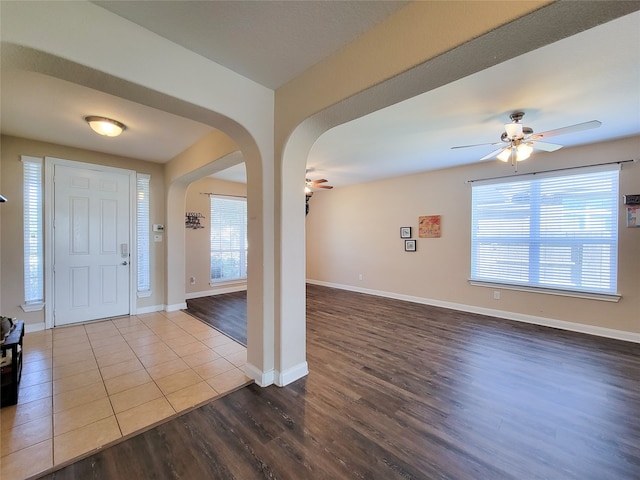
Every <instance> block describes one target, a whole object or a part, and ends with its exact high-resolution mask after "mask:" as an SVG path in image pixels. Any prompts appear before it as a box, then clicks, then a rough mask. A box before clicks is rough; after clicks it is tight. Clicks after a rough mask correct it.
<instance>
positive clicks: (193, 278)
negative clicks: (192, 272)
mask: <svg viewBox="0 0 640 480" xmlns="http://www.w3.org/2000/svg"><path fill="white" fill-rule="evenodd" d="M189 281H190V282H191V285H195V284H196V277H191V278H190V279H189Z"/></svg>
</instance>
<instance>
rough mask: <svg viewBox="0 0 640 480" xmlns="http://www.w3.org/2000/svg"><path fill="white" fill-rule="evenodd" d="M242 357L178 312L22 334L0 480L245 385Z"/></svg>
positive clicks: (240, 349) (3, 413)
mask: <svg viewBox="0 0 640 480" xmlns="http://www.w3.org/2000/svg"><path fill="white" fill-rule="evenodd" d="M246 357H247V352H246V348H245V347H244V346H242V345H240V344H239V343H236V342H235V341H233V340H232V339H230V338H228V337H226V336H225V335H223V334H221V333H220V332H218V331H217V330H215V329H213V328H211V327H209V326H208V325H206V324H204V323H202V322H201V321H199V320H197V319H195V318H193V317H191V316H190V315H187V314H186V313H184V312H171V313H167V312H159V313H152V314H147V315H138V316H131V317H121V318H116V319H111V320H104V321H98V322H92V323H87V324H83V325H74V326H69V327H61V328H55V329H53V330H45V331H41V332H34V333H28V334H26V335H25V338H24V366H23V371H22V381H21V382H20V392H19V400H18V404H17V405H14V406H10V407H5V408H3V409H2V410H0V424H1V425H0V427H1V428H0V430H1V433H2V436H1V444H0V449H1V453H0V463H1V466H0V478H2V480H13V479H24V478H27V477H29V476H31V475H35V474H37V473H39V472H42V471H44V470H46V469H49V468H51V467H53V466H55V465H59V464H61V463H64V462H67V461H69V460H71V459H73V458H75V457H77V456H79V455H82V454H84V453H87V452H89V451H91V450H94V449H96V448H98V447H100V446H103V445H106V444H108V443H110V442H113V441H115V440H118V439H119V438H122V437H123V436H126V435H129V434H132V433H134V432H136V431H138V430H141V429H144V428H145V427H148V426H149V425H152V424H155V423H157V422H159V421H162V420H164V419H167V418H169V417H172V416H174V415H175V414H176V413H179V412H182V411H185V410H187V409H189V408H191V407H193V406H195V405H198V404H200V403H203V402H205V401H207V400H210V399H212V398H215V397H218V396H220V395H223V394H224V393H227V392H229V391H231V390H234V389H235V388H237V387H239V386H241V385H244V384H246V383H247V382H248V381H249V379H248V378H247V377H245V375H244V365H245V363H246Z"/></svg>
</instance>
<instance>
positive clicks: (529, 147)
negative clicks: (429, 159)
mask: <svg viewBox="0 0 640 480" xmlns="http://www.w3.org/2000/svg"><path fill="white" fill-rule="evenodd" d="M522 117H524V112H514V113H512V114H511V115H509V118H511V123H507V124H505V126H504V130H505V131H504V132H503V133H502V135H501V136H500V141H499V142H493V143H478V144H475V145H461V146H458V147H451V148H468V147H479V146H483V145H500V147H499V148H498V149H497V150H494V151H492V152H491V153H489V154H487V155H485V156H484V157H482V158H481V159H480V161H483V160H488V159H490V158H493V157H496V158H497V159H498V160H501V161H503V162H508V161H511V165H514V166H515V164H516V162H520V161H522V160H526V159H527V158H529V156H530V155H531V153H532V152H533V150H534V149H536V150H542V151H544V152H553V151H556V150H558V149H560V148H562V145H558V144H556V143H548V142H542V141H540V140H542V139H547V138H550V137H557V136H559V135H566V134H568V133H574V132H580V131H582V130H589V129H591V128H598V127H599V126H600V125H602V122H600V121H598V120H591V121H590V122H584V123H578V124H576V125H571V126H568V127H562V128H557V129H555V130H549V131H546V132H542V133H533V129H532V128H530V127H525V126H523V125H522V123H520V122H521V120H522Z"/></svg>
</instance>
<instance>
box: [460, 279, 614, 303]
mask: <svg viewBox="0 0 640 480" xmlns="http://www.w3.org/2000/svg"><path fill="white" fill-rule="evenodd" d="M469 285H473V286H475V287H489V288H501V289H503V290H517V291H520V292H530V293H542V294H544V295H558V296H561V297H574V298H586V299H589V300H601V301H603V302H619V301H620V299H621V298H622V295H620V294H607V293H589V292H572V291H569V290H555V289H553V288H540V287H525V286H522V285H509V284H506V283H493V282H482V281H478V280H469Z"/></svg>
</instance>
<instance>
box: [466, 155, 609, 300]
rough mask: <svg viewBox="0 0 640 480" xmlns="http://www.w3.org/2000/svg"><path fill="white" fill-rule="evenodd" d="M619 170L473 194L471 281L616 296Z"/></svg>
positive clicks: (476, 188)
mask: <svg viewBox="0 0 640 480" xmlns="http://www.w3.org/2000/svg"><path fill="white" fill-rule="evenodd" d="M618 175H619V166H614V167H606V168H602V167H600V168H595V169H594V168H591V169H589V168H585V169H579V170H574V171H571V172H570V173H569V172H567V171H564V172H554V173H553V174H544V175H543V174H540V175H533V176H527V177H524V178H522V179H520V178H519V179H510V180H509V181H505V182H483V183H478V184H474V185H473V187H472V209H473V212H472V238H471V250H472V251H471V280H476V281H484V282H492V283H503V284H508V285H516V286H528V287H542V288H549V289H559V290H568V291H575V292H588V293H600V294H615V293H616V290H617V262H618Z"/></svg>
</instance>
